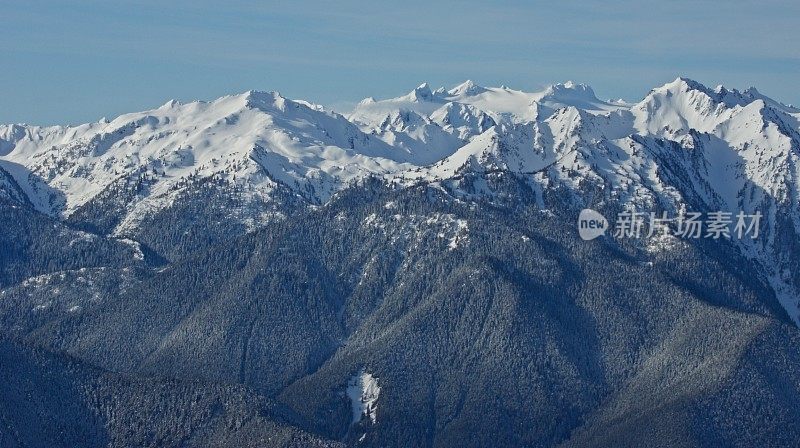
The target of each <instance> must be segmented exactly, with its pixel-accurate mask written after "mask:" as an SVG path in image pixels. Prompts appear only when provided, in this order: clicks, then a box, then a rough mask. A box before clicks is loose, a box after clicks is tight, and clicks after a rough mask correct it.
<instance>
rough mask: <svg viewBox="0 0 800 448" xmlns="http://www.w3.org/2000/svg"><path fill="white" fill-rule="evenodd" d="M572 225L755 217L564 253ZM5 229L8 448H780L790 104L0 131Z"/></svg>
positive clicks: (500, 102) (474, 104)
mask: <svg viewBox="0 0 800 448" xmlns="http://www.w3.org/2000/svg"><path fill="white" fill-rule="evenodd" d="M584 208H592V209H594V210H597V211H599V212H600V213H602V214H603V215H605V216H606V217H608V218H613V217H614V216H616V215H618V214H619V213H620V212H621V211H624V210H630V209H633V210H637V211H640V212H645V213H649V212H653V213H657V214H659V215H660V214H666V215H669V216H679V215H681V214H683V213H686V212H702V213H710V212H715V211H724V212H730V213H732V214H736V213H738V212H742V213H745V214H748V215H754V214H756V213H760V214H761V215H762V216H763V218H762V221H761V223H760V228H759V234H758V237H757V238H722V239H709V238H699V239H686V238H679V237H677V236H675V235H674V233H664V234H658V235H651V236H643V237H642V238H619V237H614V236H613V235H612V232H610V231H609V232H608V233H607V234H606V236H604V237H601V238H599V239H597V240H594V241H582V240H581V239H580V238H579V237H578V232H577V217H578V214H579V212H580V210H582V209H584ZM0 225H2V226H3V228H4V232H3V235H2V236H0V243H2V250H0V322H2V326H0V327H2V328H3V330H2V333H0V358H3V359H4V362H2V363H0V375H2V376H5V377H6V378H11V379H13V380H14V381H13V382H11V383H9V384H11V386H10V387H9V388H7V389H6V390H5V391H1V392H0V445H2V446H73V445H75V444H79V445H83V446H130V445H136V446H164V445H169V446H176V445H181V444H183V445H191V446H194V445H203V444H206V445H209V446H226V445H229V446H251V445H252V446H257V445H259V444H262V445H263V444H266V445H275V446H339V445H344V446H555V445H563V446H609V445H613V446H641V445H645V446H697V445H709V444H713V445H724V446H728V445H731V446H752V445H753V444H760V445H764V446H792V444H793V443H796V440H798V438H800V431H798V430H797V429H796V428H795V425H794V424H793V422H795V421H797V419H798V418H800V353H798V350H797V347H798V345H797V344H798V342H800V333H798V327H797V325H798V324H800V109H798V108H795V107H793V106H791V105H786V104H782V103H780V102H779V101H776V100H773V99H771V98H769V97H767V96H764V95H763V94H761V93H760V92H759V91H758V90H756V89H755V88H749V89H746V90H744V91H739V90H736V89H729V88H726V87H723V86H718V87H716V88H713V89H712V88H709V87H706V86H704V85H702V84H700V83H698V82H696V81H692V80H690V79H686V78H678V79H676V80H675V81H673V82H670V83H668V84H665V85H663V86H660V87H657V88H655V89H653V90H651V91H650V92H648V93H647V94H646V95H645V96H644V98H643V99H642V100H641V101H638V102H636V103H628V102H625V101H622V100H615V101H611V100H601V99H598V97H597V95H596V94H595V92H594V91H593V90H592V88H591V87H589V86H587V85H584V84H576V83H573V82H566V83H563V84H555V85H552V86H549V87H547V88H545V89H544V90H542V91H540V92H523V91H519V90H514V89H511V88H508V87H481V86H479V85H476V84H475V83H473V82H471V81H466V82H464V83H462V84H460V85H458V86H455V87H454V88H451V89H445V88H439V89H436V90H433V89H431V88H430V86H428V85H427V84H422V85H420V86H419V87H417V88H415V89H414V90H412V91H411V92H409V93H408V94H406V95H403V96H400V97H397V98H391V99H384V100H376V99H374V98H367V99H365V100H363V101H361V102H360V103H358V104H357V105H356V106H355V107H354V108H353V110H352V111H350V112H349V113H347V114H344V115H343V114H339V113H336V112H333V111H330V110H327V109H326V108H325V107H323V106H320V105H316V104H313V103H310V102H308V101H302V100H291V99H287V98H284V97H283V96H281V95H280V94H278V93H276V92H257V91H250V92H246V93H243V94H240V95H233V96H227V97H223V98H219V99H217V100H214V101H210V102H203V101H197V102H191V103H185V104H183V103H179V102H177V101H170V102H168V103H166V104H164V105H163V106H161V107H159V108H157V109H153V110H149V111H145V112H138V113H131V114H126V115H122V116H120V117H117V118H115V119H114V120H111V121H109V120H105V119H104V120H101V121H99V122H97V123H88V124H83V125H79V126H53V127H40V126H30V125H24V124H14V125H4V126H0ZM52 378H59V380H58V381H60V382H62V383H63V384H61V385H59V386H58V387H55V386H54V385H53V384H52V381H53V379H52ZM31 396H33V397H35V399H30V400H25V399H23V398H22V397H31ZM19 409H22V410H23V412H18V410H19ZM123 415H124V417H122V416H123ZM42 424H46V425H49V427H52V428H60V429H53V430H52V431H38V430H37V428H39V427H41V426H42Z"/></svg>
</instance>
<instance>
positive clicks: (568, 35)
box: [0, 0, 800, 125]
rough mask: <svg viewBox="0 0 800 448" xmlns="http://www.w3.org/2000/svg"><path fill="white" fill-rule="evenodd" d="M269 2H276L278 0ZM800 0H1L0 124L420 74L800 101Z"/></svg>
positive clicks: (352, 88) (407, 84)
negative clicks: (680, 84) (753, 93)
mask: <svg viewBox="0 0 800 448" xmlns="http://www.w3.org/2000/svg"><path fill="white" fill-rule="evenodd" d="M273 3H274V4H273ZM798 24H800V2H798V1H796V0H785V1H784V0H760V1H743V0H729V1H706V0H699V1H698V0H695V1H685V0H670V1H666V0H664V1H648V0H639V1H628V0H624V1H623V0H605V1H591V0H590V1H586V0H584V1H573V0H559V1H552V0H551V1H547V2H542V1H505V2H493V3H490V2H488V1H485V0H483V1H471V0H460V1H438V2H435V4H434V2H430V1H427V2H425V1H416V0H403V1H394V2H385V3H382V2H379V1H376V0H373V1H352V0H339V1H335V2H334V1H313V0H311V1H309V0H306V1H296V2H255V1H253V2H245V1H239V0H228V1H206V0H192V1H184V0H170V1H164V0H158V1H156V0H139V1H121V0H103V1H99V0H83V1H81V0H74V1H66V0H63V1H57V0H24V1H20V0H3V2H2V4H1V5H0V123H29V124H41V125H51V124H77V123H83V122H91V121H97V120H99V119H100V118H102V117H108V118H113V117H115V116H117V115H119V114H122V113H126V112H133V111H140V110H147V109H151V108H155V107H158V106H159V105H161V104H163V103H165V102H166V101H168V100H169V99H178V100H181V101H191V100H195V99H201V100H210V99H214V98H217V97H219V96H223V95H227V94H235V93H240V92H244V91H247V90H251V89H254V90H265V91H271V90H276V91H279V92H281V93H282V94H283V95H284V96H287V97H290V98H295V99H306V100H309V101H312V102H315V103H319V104H323V105H326V106H329V107H332V108H333V109H334V110H337V111H343V112H344V111H346V110H347V109H348V108H349V107H351V106H352V105H353V104H354V103H355V102H357V101H359V100H360V99H362V98H364V97H367V96H373V97H376V98H387V97H394V96H399V95H401V94H404V93H406V92H408V91H409V90H411V89H413V88H414V87H416V86H417V85H419V84H420V83H422V82H428V83H430V84H431V85H432V86H433V87H434V88H435V87H438V86H448V87H449V86H453V85H456V84H458V83H460V82H462V81H464V80H466V79H472V80H474V81H475V82H476V83H478V84H481V85H485V86H499V85H506V86H509V87H511V88H516V89H521V90H528V91H535V90H539V89H541V88H542V87H544V86H546V85H548V84H551V83H555V82H563V81H567V80H573V81H576V82H584V83H587V84H589V85H591V86H592V87H593V88H594V90H595V92H596V93H597V94H598V96H599V97H600V98H602V99H610V98H623V99H625V100H627V101H637V100H639V99H641V98H643V97H644V96H645V95H646V94H647V92H648V91H649V90H650V89H652V88H654V87H656V86H659V85H662V84H664V83H666V82H668V81H671V80H673V79H675V78H676V77H678V76H685V77H689V78H692V79H695V80H697V81H700V82H702V83H704V84H706V85H708V86H711V87H713V86H716V85H717V84H724V85H725V86H728V87H734V88H739V89H744V88H747V87H749V86H756V87H757V88H758V89H759V90H760V91H761V92H762V93H764V94H766V95H768V96H771V97H773V98H775V99H777V100H779V101H782V102H784V103H792V104H800V88H798V85H800V33H798Z"/></svg>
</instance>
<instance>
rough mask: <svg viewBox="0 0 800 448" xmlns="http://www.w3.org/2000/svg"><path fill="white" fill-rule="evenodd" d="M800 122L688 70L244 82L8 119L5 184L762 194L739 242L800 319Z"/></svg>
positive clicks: (255, 193) (322, 194)
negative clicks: (350, 84)
mask: <svg viewBox="0 0 800 448" xmlns="http://www.w3.org/2000/svg"><path fill="white" fill-rule="evenodd" d="M798 123H800V110H798V109H796V108H794V107H791V106H787V105H784V104H781V103H780V102H778V101H776V100H773V99H770V98H768V97H766V96H764V95H762V94H761V93H759V92H758V91H757V90H756V89H754V88H750V89H747V90H745V91H741V92H740V91H738V90H735V89H728V88H725V87H722V86H720V87H717V88H715V89H710V88H707V87H705V86H703V85H702V84H700V83H697V82H695V81H692V80H689V79H684V78H678V79H676V80H675V81H673V82H670V83H668V84H666V85H664V86H661V87H658V88H656V89H654V90H652V91H651V92H649V93H648V94H647V95H646V96H645V98H644V99H643V100H641V101H639V102H637V103H634V104H627V103H623V102H619V101H617V102H611V101H602V100H600V99H598V98H597V96H596V95H595V93H594V91H593V90H592V89H591V88H590V87H588V86H586V85H583V84H576V83H573V82H566V83H563V84H556V85H552V86H549V87H547V88H545V89H544V90H542V91H540V92H522V91H518V90H513V89H509V88H507V87H499V88H495V87H481V86H478V85H476V84H475V83H473V82H471V81H467V82H465V83H462V84H460V85H458V86H456V87H454V88H452V89H449V90H448V89H445V88H439V89H436V90H431V88H430V87H429V86H428V85H427V84H422V85H420V86H419V87H417V88H416V89H414V90H412V91H411V92H409V93H408V94H406V95H403V96H400V97H397V98H392V99H386V100H375V99H373V98H367V99H365V100H363V101H362V102H360V103H359V104H358V105H357V106H356V107H355V108H354V110H353V111H352V112H350V113H349V114H348V115H347V116H343V115H339V114H336V113H333V112H328V111H326V110H325V109H324V108H322V107H321V106H317V105H314V104H312V103H308V102H305V101H296V100H289V99H286V98H284V97H282V96H280V95H279V94H277V93H264V92H253V91H251V92H247V93H244V94H241V95H235V96H228V97H224V98H220V99H218V100H215V101H211V102H192V103H188V104H180V103H177V102H175V101H171V102H168V103H167V104H165V105H163V106H161V107H159V108H157V109H153V110H150V111H145V112H140V113H132V114H126V115H122V116H120V117H118V118H116V119H114V120H113V121H110V122H109V121H101V122H98V123H90V124H84V125H80V126H75V127H61V126H56V127H36V126H27V125H9V126H0V187H1V188H0V191H2V192H3V194H4V195H5V196H7V197H10V198H12V199H14V200H17V201H19V202H29V203H31V204H32V205H33V206H34V207H36V208H37V209H38V210H40V211H42V212H44V213H46V214H49V215H52V216H60V217H64V218H66V217H69V216H70V215H72V214H73V213H75V212H76V211H77V210H80V209H81V208H82V207H85V206H86V205H87V204H90V203H91V202H92V201H94V200H98V198H100V197H102V196H103V195H104V194H105V196H108V195H112V196H113V195H114V194H117V193H115V192H116V191H118V190H120V189H121V190H122V191H124V190H125V188H127V187H125V185H128V184H130V183H131V179H135V180H137V181H138V182H139V183H138V184H137V185H138V187H137V189H136V191H135V194H132V195H130V196H131V197H132V199H126V201H125V206H124V211H123V215H124V216H123V217H122V218H121V219H120V224H119V225H118V228H117V229H116V231H118V232H119V231H120V230H125V231H128V232H129V231H131V229H134V230H135V227H136V226H137V225H138V224H137V223H139V222H140V221H141V218H142V216H144V215H146V214H152V213H157V212H158V211H159V210H163V209H169V208H170V207H171V206H172V204H173V203H174V200H175V198H176V197H177V196H178V195H180V194H181V193H182V192H185V191H187V189H189V188H190V187H191V185H192V184H193V183H195V182H197V181H200V180H203V179H215V180H218V181H220V182H223V183H224V184H225V185H228V186H230V187H231V188H236V189H237V191H241V192H243V193H242V194H243V195H245V196H248V197H257V198H260V199H262V200H263V201H270V200H271V198H272V195H273V193H274V192H275V191H276V189H278V188H280V189H283V190H285V191H290V192H293V193H294V194H296V195H297V196H298V197H300V198H302V200H304V201H307V202H308V203H309V204H321V203H325V202H326V201H328V200H329V199H330V198H331V196H332V195H333V194H335V193H336V192H337V191H340V190H342V189H344V188H346V187H347V186H348V185H350V184H351V183H352V182H354V181H358V180H360V179H364V178H365V177H374V176H378V177H384V178H386V179H387V180H391V181H393V182H399V183H402V184H407V185H410V184H414V183H418V182H425V183H434V184H439V183H443V184H447V185H448V186H449V187H451V188H454V189H455V190H456V191H457V190H458V188H459V182H460V179H461V177H463V176H464V174H466V173H477V174H481V173H483V174H486V173H498V172H499V173H507V172H510V173H515V174H516V175H519V176H522V177H523V178H525V179H526V181H528V182H529V183H530V184H531V185H534V186H535V187H536V188H537V189H539V190H540V191H543V192H546V191H548V190H551V189H555V188H558V189H566V190H567V191H570V192H572V194H573V195H574V198H575V200H576V201H577V202H579V203H581V202H582V203H584V204H587V205H588V204H590V203H592V204H597V203H599V204H608V203H612V202H613V203H616V204H619V205H620V206H625V205H632V206H636V207H637V208H639V209H642V210H643V211H650V210H651V209H653V208H654V207H657V208H660V209H664V210H668V211H673V212H677V211H680V210H686V209H697V208H702V209H704V210H726V211H739V210H742V211H744V212H746V213H754V212H756V211H761V213H763V214H764V216H765V222H764V223H763V237H762V238H760V239H758V240H754V241H749V242H741V243H739V244H740V246H741V247H740V250H741V251H742V252H743V253H744V254H745V255H746V256H748V257H750V258H753V259H756V260H758V261H759V265H760V266H761V267H762V269H763V272H762V273H761V274H762V275H764V276H765V277H767V278H769V280H770V282H771V283H772V285H773V288H774V289H775V291H776V294H777V295H778V297H779V299H780V300H781V302H782V303H783V305H784V307H785V308H786V309H787V311H788V312H789V313H790V315H791V316H792V318H793V319H795V321H798V292H800V276H798V273H797V272H798V269H797V266H798V264H797V263H798V258H797V255H796V254H793V253H791V251H787V250H786V244H787V241H790V242H793V243H792V244H797V241H798V235H800V160H799V159H800V124H798ZM142 182H144V184H145V185H146V188H143V187H141V183H142ZM589 191H591V192H592V194H591V196H590V195H588V194H587V193H586V192H589ZM597 191H602V195H601V197H599V198H598V197H597V196H596V194H595V192H597ZM486 193H487V194H491V192H490V191H487V192H486ZM543 206H546V204H544V203H543ZM248 207H250V206H247V205H245V206H242V208H243V209H247V208H248ZM245 215H246V213H245ZM236 216H239V215H236ZM242 219H244V218H242ZM249 219H251V220H252V219H253V217H252V216H249Z"/></svg>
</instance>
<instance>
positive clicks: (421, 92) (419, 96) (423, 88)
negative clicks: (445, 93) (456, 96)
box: [406, 82, 433, 101]
mask: <svg viewBox="0 0 800 448" xmlns="http://www.w3.org/2000/svg"><path fill="white" fill-rule="evenodd" d="M406 98H407V99H408V101H431V100H432V99H433V92H432V91H431V87H430V86H429V85H428V83H427V82H423V83H422V84H420V85H419V86H418V87H417V88H416V89H414V90H412V91H411V92H409V93H408V95H406Z"/></svg>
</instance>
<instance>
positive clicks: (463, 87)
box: [447, 79, 486, 96]
mask: <svg viewBox="0 0 800 448" xmlns="http://www.w3.org/2000/svg"><path fill="white" fill-rule="evenodd" d="M483 92H486V88H485V87H481V86H479V85H477V84H475V83H474V82H472V80H469V79H468V80H466V81H464V82H462V83H461V84H459V85H457V86H455V87H453V88H452V89H450V90H448V91H447V94H448V95H449V96H474V95H479V94H481V93H483Z"/></svg>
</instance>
